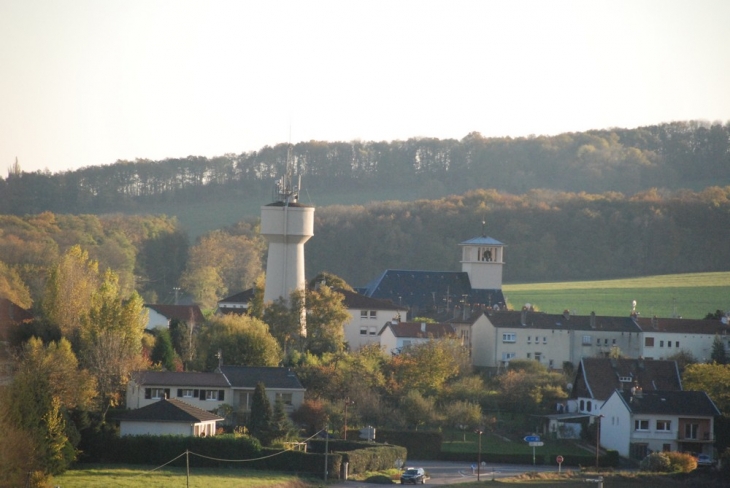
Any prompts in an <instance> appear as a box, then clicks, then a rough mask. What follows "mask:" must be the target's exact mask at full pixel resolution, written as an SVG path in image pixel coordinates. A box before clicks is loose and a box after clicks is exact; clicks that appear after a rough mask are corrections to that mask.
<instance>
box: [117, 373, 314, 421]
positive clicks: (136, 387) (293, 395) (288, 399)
mask: <svg viewBox="0 0 730 488" xmlns="http://www.w3.org/2000/svg"><path fill="white" fill-rule="evenodd" d="M258 383H263V384H264V386H265V387H266V394H267V396H268V399H269V402H270V403H271V404H272V405H273V404H274V402H276V400H278V399H281V400H282V401H283V402H284V405H285V409H286V411H287V412H288V413H291V412H292V411H293V410H295V409H296V408H298V407H299V406H300V405H301V404H302V402H303V401H304V393H305V392H306V389H305V388H304V387H303V386H302V384H301V383H300V382H299V379H298V378H297V377H296V375H295V374H294V372H293V371H291V369H289V368H275V367H256V366H220V367H219V368H218V369H217V370H216V371H215V372H213V373H194V372H174V371H138V372H135V373H133V374H132V378H131V379H130V381H129V383H128V384H127V396H126V399H127V408H130V409H138V408H143V407H146V406H148V405H151V404H153V403H156V402H158V401H159V400H161V399H164V398H176V399H179V400H183V401H185V402H186V403H188V404H190V405H192V406H193V407H196V408H200V409H202V410H207V411H219V412H220V411H221V410H219V409H220V407H222V406H224V405H226V406H229V407H231V408H232V409H233V414H234V415H236V416H238V417H240V416H242V415H243V416H245V415H247V414H248V413H249V412H250V411H251V400H252V398H253V392H254V390H255V388H256V385H257V384H258ZM231 420H234V421H235V420H236V419H235V418H234V419H231Z"/></svg>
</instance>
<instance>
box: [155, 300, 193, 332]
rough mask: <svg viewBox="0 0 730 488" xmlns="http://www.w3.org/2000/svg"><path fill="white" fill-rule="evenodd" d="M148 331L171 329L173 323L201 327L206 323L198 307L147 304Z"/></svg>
mask: <svg viewBox="0 0 730 488" xmlns="http://www.w3.org/2000/svg"><path fill="white" fill-rule="evenodd" d="M144 307H145V311H146V312H147V317H148V318H147V325H146V326H145V328H146V329H147V330H152V329H160V328H169V327H170V324H171V323H172V322H173V321H177V322H181V323H186V324H188V325H191V324H195V325H201V324H202V323H203V322H204V321H205V317H204V316H203V312H201V311H200V307H198V306H197V305H164V304H145V306H144Z"/></svg>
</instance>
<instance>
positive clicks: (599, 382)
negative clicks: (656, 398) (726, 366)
mask: <svg viewBox="0 0 730 488" xmlns="http://www.w3.org/2000/svg"><path fill="white" fill-rule="evenodd" d="M621 379H625V380H628V379H630V381H621ZM635 386H639V387H641V388H642V389H643V391H645V392H647V391H655V390H662V391H681V390H682V380H681V378H680V375H679V368H678V367H677V362H676V361H662V360H644V359H627V358H618V359H614V358H583V359H581V361H580V364H579V365H578V371H577V372H576V375H575V381H574V383H573V390H572V391H571V395H570V396H571V398H579V397H586V398H595V399H596V400H606V399H608V397H610V396H611V394H612V393H613V392H614V391H616V390H620V389H625V390H629V389H630V388H632V387H635Z"/></svg>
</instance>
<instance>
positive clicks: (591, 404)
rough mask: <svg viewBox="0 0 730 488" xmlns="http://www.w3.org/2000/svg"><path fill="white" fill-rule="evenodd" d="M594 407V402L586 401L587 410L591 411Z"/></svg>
mask: <svg viewBox="0 0 730 488" xmlns="http://www.w3.org/2000/svg"><path fill="white" fill-rule="evenodd" d="M592 409H593V403H591V402H590V401H588V402H586V412H590V411H591V410H592Z"/></svg>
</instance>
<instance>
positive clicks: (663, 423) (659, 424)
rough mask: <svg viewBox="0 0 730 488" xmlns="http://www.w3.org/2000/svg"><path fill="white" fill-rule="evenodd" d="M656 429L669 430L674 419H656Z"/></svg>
mask: <svg viewBox="0 0 730 488" xmlns="http://www.w3.org/2000/svg"><path fill="white" fill-rule="evenodd" d="M656 430H660V431H663V432H669V431H670V430H672V421H671V420H657V421H656Z"/></svg>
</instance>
